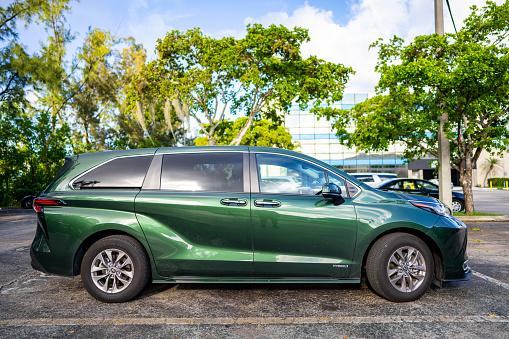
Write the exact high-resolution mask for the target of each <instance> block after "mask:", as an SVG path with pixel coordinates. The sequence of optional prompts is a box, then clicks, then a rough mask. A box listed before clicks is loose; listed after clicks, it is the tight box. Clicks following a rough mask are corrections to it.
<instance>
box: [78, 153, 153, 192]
mask: <svg viewBox="0 0 509 339" xmlns="http://www.w3.org/2000/svg"><path fill="white" fill-rule="evenodd" d="M152 157H153V156H152V155H150V156H139V157H125V158H117V159H113V160H111V161H108V162H106V163H104V164H103V165H100V166H99V167H96V168H94V169H93V170H91V171H90V172H88V173H86V174H84V175H82V176H80V177H78V178H77V179H76V180H75V181H74V182H73V184H72V187H73V188H74V189H108V188H113V189H136V188H141V185H142V184H143V180H144V179H145V175H146V174H147V170H148V166H149V165H150V162H151V161H152Z"/></svg>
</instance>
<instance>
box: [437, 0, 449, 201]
mask: <svg viewBox="0 0 509 339" xmlns="http://www.w3.org/2000/svg"><path fill="white" fill-rule="evenodd" d="M435 33H437V34H438V35H444V1H443V0H435ZM448 119H449V116H448V114H447V112H443V114H442V116H441V117H440V118H439V121H440V127H439V128H438V161H439V162H440V167H439V171H438V179H439V183H438V186H439V187H438V190H439V199H440V200H441V201H442V202H443V203H444V204H446V205H447V206H449V207H452V190H451V148H450V145H449V139H447V138H446V136H445V133H444V124H445V123H446V122H447V120H448Z"/></svg>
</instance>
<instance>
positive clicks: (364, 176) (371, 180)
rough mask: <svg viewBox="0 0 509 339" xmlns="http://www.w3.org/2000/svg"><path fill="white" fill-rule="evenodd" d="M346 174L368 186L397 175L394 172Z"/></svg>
mask: <svg viewBox="0 0 509 339" xmlns="http://www.w3.org/2000/svg"><path fill="white" fill-rule="evenodd" d="M348 174H349V175H351V176H352V177H354V178H356V179H357V180H359V181H362V182H363V183H365V184H367V185H369V186H376V185H379V184H380V183H381V182H383V181H387V180H391V179H396V178H397V177H398V176H397V175H396V174H394V173H348Z"/></svg>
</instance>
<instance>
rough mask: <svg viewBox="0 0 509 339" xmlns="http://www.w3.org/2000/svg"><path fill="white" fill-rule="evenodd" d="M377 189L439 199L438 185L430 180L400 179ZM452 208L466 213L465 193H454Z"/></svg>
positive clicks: (384, 183) (382, 184) (379, 185)
mask: <svg viewBox="0 0 509 339" xmlns="http://www.w3.org/2000/svg"><path fill="white" fill-rule="evenodd" d="M376 188H377V189H379V190H382V191H390V192H400V193H405V194H416V195H424V196H431V197H434V198H437V199H438V185H435V184H434V183H432V182H430V181H428V180H422V179H412V178H398V179H393V180H389V181H385V182H383V183H380V184H378V186H376ZM451 207H452V211H453V212H464V211H465V197H464V195H463V193H459V192H454V191H453V192H452V206H451Z"/></svg>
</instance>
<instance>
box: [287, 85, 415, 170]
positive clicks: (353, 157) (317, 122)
mask: <svg viewBox="0 0 509 339" xmlns="http://www.w3.org/2000/svg"><path fill="white" fill-rule="evenodd" d="M367 98H368V94H345V95H344V96H343V100H342V101H341V102H340V103H337V104H335V105H334V106H333V107H336V108H340V109H350V108H352V107H353V106H354V105H355V104H358V103H360V102H362V101H364V100H366V99H367ZM285 127H286V128H287V129H288V130H289V132H290V134H291V135H292V138H293V141H294V142H297V143H298V144H299V145H300V148H299V149H298V150H299V151H300V152H302V153H304V154H307V155H309V156H312V157H315V158H317V159H320V160H322V161H324V162H326V163H328V164H330V165H333V166H335V167H337V168H339V169H341V170H343V171H345V172H350V173H351V172H388V173H396V174H398V176H401V177H405V176H407V175H408V166H407V164H406V162H405V161H404V160H403V158H402V154H403V150H404V146H403V145H402V144H401V143H396V144H395V145H393V146H391V148H390V150H389V151H388V152H377V153H365V152H362V151H357V150H356V149H352V148H348V147H345V146H342V145H340V143H339V141H338V138H337V137H336V134H335V132H334V131H333V130H332V126H331V122H329V121H327V120H326V119H325V118H322V119H318V118H317V117H316V116H315V115H313V114H310V113H309V111H307V110H301V109H300V108H299V105H298V104H294V105H293V106H292V107H291V109H290V112H289V114H287V115H285ZM352 131H353V128H352Z"/></svg>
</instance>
